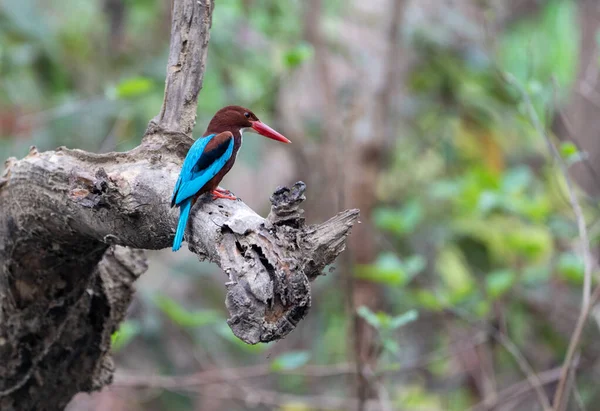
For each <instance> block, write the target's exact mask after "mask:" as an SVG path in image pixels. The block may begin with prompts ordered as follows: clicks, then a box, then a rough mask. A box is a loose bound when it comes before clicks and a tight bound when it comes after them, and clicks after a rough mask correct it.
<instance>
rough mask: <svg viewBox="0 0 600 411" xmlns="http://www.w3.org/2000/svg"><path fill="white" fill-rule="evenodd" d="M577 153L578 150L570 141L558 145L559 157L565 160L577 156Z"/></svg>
mask: <svg viewBox="0 0 600 411" xmlns="http://www.w3.org/2000/svg"><path fill="white" fill-rule="evenodd" d="M578 152H579V150H578V149H577V146H576V145H575V144H573V143H572V142H570V141H565V142H564V143H562V144H561V145H560V155H561V156H562V158H564V159H565V160H567V159H569V157H571V156H573V155H575V154H577V153H578Z"/></svg>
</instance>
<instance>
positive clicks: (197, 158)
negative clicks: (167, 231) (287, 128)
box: [171, 106, 291, 251]
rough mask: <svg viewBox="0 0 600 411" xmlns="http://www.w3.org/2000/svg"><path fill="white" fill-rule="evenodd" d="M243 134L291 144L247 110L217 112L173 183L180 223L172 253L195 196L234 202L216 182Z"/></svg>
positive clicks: (232, 159)
mask: <svg viewBox="0 0 600 411" xmlns="http://www.w3.org/2000/svg"><path fill="white" fill-rule="evenodd" d="M244 131H249V132H250V131H251V132H255V133H258V134H260V135H262V136H264V137H267V138H271V139H273V140H277V141H280V142H282V143H291V141H290V140H288V139H287V138H285V137H284V136H283V135H281V134H280V133H279V132H277V131H275V130H273V129H272V128H271V127H269V126H268V125H266V124H265V123H263V122H262V121H260V120H259V119H258V117H256V115H255V114H254V113H253V112H252V111H250V110H248V109H247V108H244V107H240V106H227V107H223V108H222V109H221V110H219V111H217V113H216V114H215V115H214V117H213V118H212V120H211V121H210V123H208V127H207V128H206V131H205V132H204V135H203V136H202V137H201V138H199V139H197V140H196V141H195V142H194V144H193V145H192V147H190V150H189V151H188V153H187V155H186V156H185V160H184V161H183V166H182V167H181V172H180V173H179V178H178V179H177V182H176V183H175V189H174V190H173V196H172V199H171V207H174V206H177V207H179V223H178V224H177V232H176V233H175V240H174V241H173V251H177V250H179V248H180V247H181V242H182V240H183V233H184V232H185V228H186V226H187V221H188V217H189V215H190V210H191V209H192V205H193V204H194V203H195V202H196V200H197V199H198V197H200V196H201V195H203V194H205V193H210V195H211V196H212V199H213V200H215V199H217V198H224V199H228V200H237V198H236V197H235V196H234V195H233V194H231V192H230V191H228V190H224V189H222V188H220V187H219V183H220V182H221V180H222V179H223V177H225V174H227V173H228V172H229V170H231V167H233V163H235V158H236V157H237V152H238V150H239V149H240V147H241V146H242V135H243V133H244Z"/></svg>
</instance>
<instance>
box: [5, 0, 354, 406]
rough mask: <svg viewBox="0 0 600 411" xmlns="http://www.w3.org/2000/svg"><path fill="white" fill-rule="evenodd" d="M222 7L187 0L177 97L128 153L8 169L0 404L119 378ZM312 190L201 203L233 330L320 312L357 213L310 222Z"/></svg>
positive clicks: (206, 253) (169, 91)
mask: <svg viewBox="0 0 600 411" xmlns="http://www.w3.org/2000/svg"><path fill="white" fill-rule="evenodd" d="M212 7H213V4H212V3H209V2H208V3H207V2H204V1H203V2H200V1H197V0H176V1H174V6H173V26H172V32H171V46H170V47H171V49H170V50H171V51H170V56H169V63H168V67H167V81H166V89H165V101H164V104H163V107H162V109H161V112H160V114H159V115H158V116H157V117H156V118H154V119H153V120H152V121H151V122H150V124H149V126H148V130H147V132H146V135H145V136H144V139H143V141H142V144H141V145H140V146H138V147H137V148H135V149H133V150H131V151H129V152H126V153H108V154H92V153H87V152H84V151H81V150H69V149H66V148H59V149H57V150H55V151H47V152H38V151H37V150H35V149H34V148H32V150H31V152H30V153H29V155H28V156H26V157H25V158H23V159H21V160H17V159H14V158H11V159H9V160H7V162H6V164H5V170H4V172H3V174H2V176H1V177H0V409H1V410H57V409H62V408H64V407H65V405H66V404H67V403H68V402H69V400H70V399H71V397H72V396H73V395H74V394H76V393H77V392H80V391H92V390H97V389H100V388H102V387H103V386H104V385H106V384H109V383H110V382H111V380H112V375H113V369H114V366H113V363H112V360H111V357H110V337H111V334H112V333H113V332H114V331H115V330H116V329H117V328H118V326H119V323H120V322H121V321H122V320H123V318H124V316H125V313H126V310H127V307H128V305H129V303H130V301H131V298H132V295H133V292H134V288H133V283H134V282H135V280H136V279H137V278H138V277H139V276H140V275H142V274H143V273H144V271H145V270H146V260H145V257H144V253H143V251H141V249H161V248H165V247H170V246H171V243H172V240H173V236H174V230H175V227H176V222H177V218H178V215H179V213H178V211H177V210H176V209H171V208H170V204H169V203H170V196H171V192H172V189H173V185H174V183H175V180H176V178H177V175H178V173H179V168H180V167H181V163H182V161H183V158H184V157H185V154H186V152H187V150H188V149H189V147H190V145H191V143H192V142H193V140H192V139H191V138H190V137H188V135H189V134H190V132H191V130H192V128H193V126H194V123H195V117H196V114H195V113H196V99H197V96H198V92H199V90H200V88H201V86H202V76H203V72H204V65H205V59H206V50H207V46H208V39H209V31H208V30H209V27H210V22H211V16H212ZM304 190H305V186H304V184H303V183H296V184H295V185H294V186H293V187H291V188H279V189H277V190H276V191H275V192H274V194H273V195H272V197H271V203H272V208H271V212H270V214H269V216H268V217H267V218H266V219H264V218H262V217H260V216H259V215H257V214H256V213H255V212H254V211H252V210H251V209H250V208H249V207H248V206H246V205H245V204H244V203H243V202H241V201H231V200H222V199H219V200H216V201H210V200H209V199H200V201H198V203H197V204H196V205H195V206H194V208H193V210H192V215H191V223H190V225H189V228H188V231H187V233H186V241H188V243H189V247H190V249H191V250H192V251H193V252H194V253H196V254H197V255H198V257H199V258H200V259H201V260H209V261H212V262H214V263H216V264H218V265H219V266H220V267H221V268H222V269H223V271H224V272H225V273H226V274H227V276H228V280H227V279H225V277H224V279H225V280H227V282H226V287H227V297H226V305H227V308H228V310H229V312H230V318H229V320H228V323H229V325H230V326H231V328H232V330H233V331H234V333H235V334H236V335H237V336H238V337H239V338H241V339H242V340H244V341H246V342H249V343H258V342H264V341H272V340H277V339H280V338H282V337H284V336H285V335H287V334H288V333H289V332H290V331H291V330H293V329H294V327H295V326H296V325H297V323H298V321H300V320H301V319H302V318H303V317H304V316H305V315H306V313H307V310H308V308H309V307H310V288H309V281H311V280H314V279H315V278H316V277H317V276H319V275H320V274H321V270H322V269H323V268H324V267H325V265H327V264H329V263H331V262H333V261H334V259H335V258H336V256H337V255H338V254H339V253H341V252H342V251H343V249H344V247H345V240H346V236H347V235H348V234H349V230H350V228H351V227H352V225H353V224H354V223H355V222H356V220H357V218H358V210H347V211H344V212H341V213H340V214H338V215H337V216H335V217H333V218H331V219H330V220H328V221H326V222H324V223H322V224H319V225H314V226H306V225H305V224H304V219H303V217H302V210H301V209H300V208H299V206H300V203H301V202H302V200H303V199H304Z"/></svg>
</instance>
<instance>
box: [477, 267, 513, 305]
mask: <svg viewBox="0 0 600 411" xmlns="http://www.w3.org/2000/svg"><path fill="white" fill-rule="evenodd" d="M516 279H517V275H516V274H515V272H514V271H512V270H496V271H493V272H491V273H489V274H488V275H487V276H486V277H485V289H486V291H487V293H488V295H489V296H491V297H492V298H498V297H501V296H502V295H504V294H506V292H508V291H509V290H510V289H511V288H512V286H513V285H514V283H515V281H516Z"/></svg>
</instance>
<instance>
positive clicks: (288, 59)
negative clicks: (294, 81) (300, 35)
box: [283, 43, 314, 69]
mask: <svg viewBox="0 0 600 411" xmlns="http://www.w3.org/2000/svg"><path fill="white" fill-rule="evenodd" d="M313 54H314V51H313V48H312V46H311V45H310V44H308V43H301V44H299V45H297V46H296V47H294V48H291V49H289V50H287V51H286V52H285V53H284V54H283V63H284V65H285V66H286V67H287V68H290V69H292V68H296V67H298V66H299V65H301V64H302V63H304V62H305V61H306V60H308V59H310V58H312V56H313Z"/></svg>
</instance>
